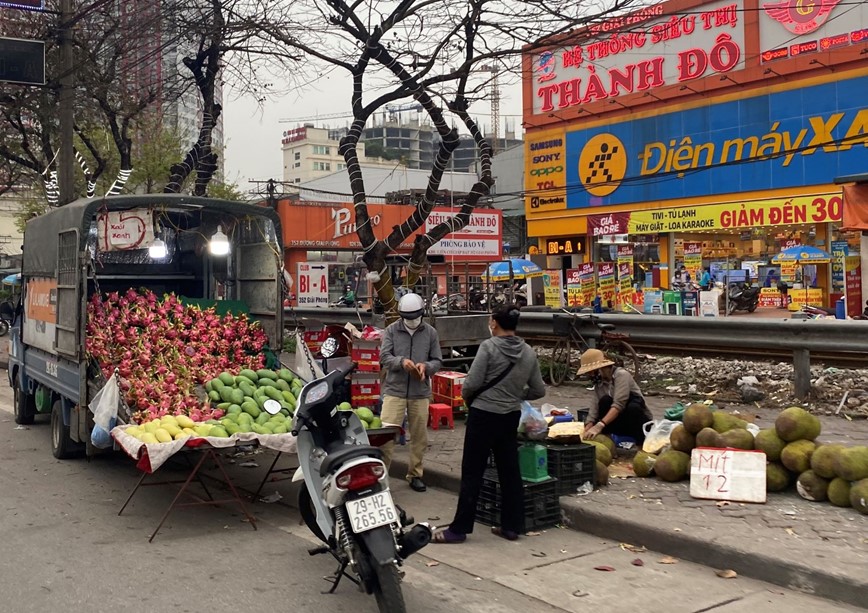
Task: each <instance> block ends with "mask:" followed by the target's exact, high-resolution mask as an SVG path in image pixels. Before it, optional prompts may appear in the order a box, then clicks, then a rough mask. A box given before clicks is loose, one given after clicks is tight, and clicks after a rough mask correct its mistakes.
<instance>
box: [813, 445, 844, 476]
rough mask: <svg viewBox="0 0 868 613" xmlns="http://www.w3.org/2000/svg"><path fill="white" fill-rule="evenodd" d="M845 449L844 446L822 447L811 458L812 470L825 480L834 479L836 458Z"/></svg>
mask: <svg viewBox="0 0 868 613" xmlns="http://www.w3.org/2000/svg"><path fill="white" fill-rule="evenodd" d="M843 449H844V446H843V445H820V446H819V447H817V449H816V450H814V454H813V455H812V456H811V470H813V471H814V472H815V473H817V474H818V475H820V476H821V477H823V479H834V478H835V456H836V455H838V454H839V453H840V452H841V451H842V450H843Z"/></svg>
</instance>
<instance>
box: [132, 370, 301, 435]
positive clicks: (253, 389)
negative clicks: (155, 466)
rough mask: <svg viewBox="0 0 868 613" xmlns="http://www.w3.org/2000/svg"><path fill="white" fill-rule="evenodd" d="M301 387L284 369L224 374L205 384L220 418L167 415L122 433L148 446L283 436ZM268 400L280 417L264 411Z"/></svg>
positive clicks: (287, 427)
mask: <svg viewBox="0 0 868 613" xmlns="http://www.w3.org/2000/svg"><path fill="white" fill-rule="evenodd" d="M302 386H303V382H302V381H301V379H299V378H297V377H296V376H295V375H293V374H292V372H291V371H289V370H287V369H285V368H282V369H280V370H279V371H272V370H267V369H260V370H257V371H253V370H249V369H245V370H241V371H240V372H239V373H238V374H237V375H233V374H231V373H229V372H223V373H220V375H219V376H217V377H215V378H214V379H211V380H210V381H208V382H206V383H205V390H206V391H207V393H208V398H209V402H210V403H212V406H216V410H215V411H214V412H213V414H215V415H218V416H219V418H215V419H208V420H204V421H197V420H195V419H194V417H195V416H196V415H191V416H187V415H176V416H175V415H166V416H164V417H160V418H157V419H152V420H149V421H145V422H143V423H141V424H138V425H134V426H130V427H128V428H127V429H126V430H125V432H126V433H127V434H129V435H130V436H132V437H134V438H137V439H138V440H140V441H142V442H143V443H151V444H154V443H169V442H171V441H173V440H180V439H182V438H187V437H194V438H197V437H215V438H227V437H230V436H232V435H233V434H237V433H244V432H255V433H256V434H285V433H287V432H288V431H289V430H290V423H291V418H292V415H293V413H294V412H295V399H296V396H297V395H298V394H299V393H300V392H301V388H302ZM269 400H273V401H275V402H277V403H278V404H280V412H279V413H277V414H275V415H271V414H269V413H268V412H266V411H265V403H266V402H268V401H269ZM194 413H195V411H194Z"/></svg>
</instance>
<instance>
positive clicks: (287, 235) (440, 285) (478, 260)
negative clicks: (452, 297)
mask: <svg viewBox="0 0 868 613" xmlns="http://www.w3.org/2000/svg"><path fill="white" fill-rule="evenodd" d="M412 211H413V207H410V206H406V205H387V204H369V205H368V215H369V217H370V223H371V225H372V226H373V228H374V234H375V235H376V236H377V237H378V238H381V239H383V238H385V237H386V235H387V233H389V232H391V231H392V228H393V227H394V226H396V225H399V224H401V223H403V222H404V221H406V220H407V218H408V217H409V215H410V214H411V213H412ZM277 212H278V215H279V216H280V220H281V224H282V227H283V244H284V259H285V266H286V270H287V271H289V273H290V275H291V276H292V278H293V288H292V292H291V293H292V294H294V296H295V299H294V300H293V301H292V304H293V306H327V305H328V304H329V303H330V302H334V301H335V300H337V299H338V298H340V296H341V295H342V294H343V292H344V287H345V286H346V285H350V286H351V287H352V288H354V290H356V288H357V294H358V299H359V301H360V302H362V303H364V304H369V302H370V285H369V283H368V281H367V280H366V278H365V275H366V273H367V269H366V268H365V267H364V264H363V263H362V261H361V256H362V253H363V252H362V246H361V243H360V242H359V238H358V236H357V235H356V220H355V210H354V208H353V205H352V204H349V203H348V204H335V203H317V202H293V201H289V200H281V201H279V202H278V206H277ZM456 212H457V208H456V209H454V210H453V209H451V208H448V207H437V208H435V209H434V211H433V212H432V213H431V215H430V216H429V218H428V220H427V222H426V225H425V227H424V228H423V229H420V230H419V231H417V232H416V233H414V234H413V235H412V236H410V237H409V238H407V239H406V240H405V241H404V242H403V243H402V244H401V245H400V247H399V248H398V249H397V250H396V253H395V254H394V255H395V257H396V258H399V259H401V258H408V257H409V255H410V252H411V250H412V249H413V240H414V238H415V237H416V235H417V234H419V233H420V232H421V231H423V230H429V229H431V228H433V227H434V226H435V225H436V224H438V223H440V222H441V221H443V220H444V219H445V218H447V217H448V216H451V215H454V214H455V213H456ZM502 228H503V225H502V214H501V211H499V210H497V209H480V210H478V211H476V212H475V213H474V214H473V215H472V216H471V218H470V223H469V224H468V225H467V227H465V228H464V229H462V230H461V231H460V232H456V233H453V234H450V235H448V236H447V237H446V238H444V239H443V240H441V241H440V242H438V243H437V244H436V245H434V246H433V247H431V249H430V250H429V251H428V254H429V256H442V260H443V263H442V264H437V265H435V266H433V267H432V273H433V274H434V275H435V276H436V281H437V288H436V291H437V293H440V294H444V293H446V292H447V290H448V289H449V283H448V282H449V281H450V280H451V279H450V274H449V273H451V272H452V271H453V270H458V269H461V270H462V271H463V270H470V271H471V272H474V273H476V274H481V272H482V271H483V270H484V267H485V265H486V263H487V262H491V261H494V260H500V259H501V258H502V257H503V256H502V255H501V254H502V250H503V234H502ZM432 259H433V258H432ZM396 281H398V279H396Z"/></svg>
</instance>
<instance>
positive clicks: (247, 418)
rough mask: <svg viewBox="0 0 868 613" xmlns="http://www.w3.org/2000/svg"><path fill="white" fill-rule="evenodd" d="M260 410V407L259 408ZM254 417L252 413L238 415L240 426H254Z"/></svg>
mask: <svg viewBox="0 0 868 613" xmlns="http://www.w3.org/2000/svg"><path fill="white" fill-rule="evenodd" d="M257 408H259V407H257ZM252 423H253V416H252V415H251V414H250V413H247V412H244V413H239V414H238V424H239V425H240V424H252Z"/></svg>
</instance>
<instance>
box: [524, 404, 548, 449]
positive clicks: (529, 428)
mask: <svg viewBox="0 0 868 613" xmlns="http://www.w3.org/2000/svg"><path fill="white" fill-rule="evenodd" d="M518 429H519V431H522V430H523V431H524V433H525V435H526V436H527V437H528V438H529V439H532V440H537V441H538V440H542V439H544V438H545V437H546V435H547V434H548V430H549V426H548V424H547V423H546V418H545V417H543V414H542V412H541V411H540V410H539V409H538V408H536V407H535V406H533V405H532V404H531V403H529V402H527V401H524V402H522V403H521V419H520V420H519V422H518Z"/></svg>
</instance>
